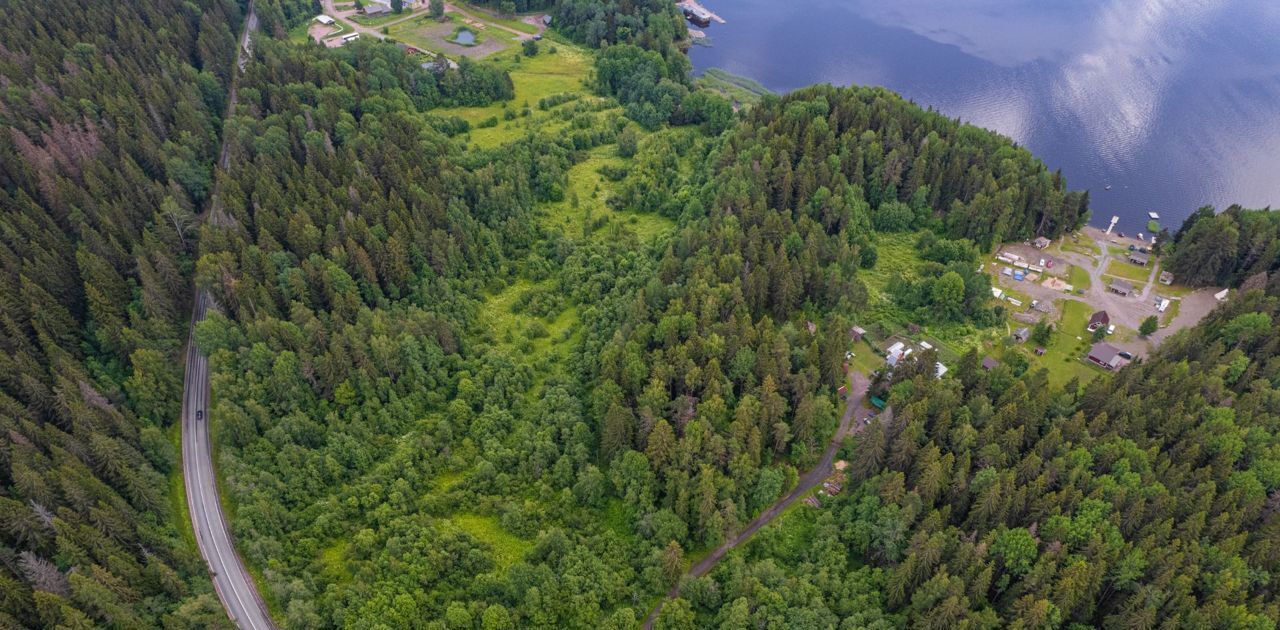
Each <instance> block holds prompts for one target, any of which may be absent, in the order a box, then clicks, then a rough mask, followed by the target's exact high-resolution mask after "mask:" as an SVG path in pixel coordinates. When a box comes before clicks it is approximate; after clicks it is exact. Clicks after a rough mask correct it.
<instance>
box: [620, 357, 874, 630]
mask: <svg viewBox="0 0 1280 630" xmlns="http://www.w3.org/2000/svg"><path fill="white" fill-rule="evenodd" d="M849 385H850V387H849V401H848V403H847V404H846V405H845V409H844V416H843V417H841V418H840V426H839V428H837V429H836V432H835V435H832V436H831V441H830V442H829V443H828V444H827V449H826V450H825V451H823V453H822V459H821V460H819V462H818V464H817V465H816V466H814V467H813V468H811V469H809V471H808V472H806V473H805V474H803V475H801V476H800V480H799V482H798V483H796V487H795V489H793V490H792V491H791V492H789V493H787V495H786V496H784V497H782V498H781V499H779V500H778V501H777V502H776V503H774V504H773V505H771V506H769V507H767V508H765V510H764V511H763V512H761V513H760V515H759V516H757V517H756V518H755V520H753V521H751V522H750V523H748V524H747V526H746V527H744V528H743V529H742V531H740V532H738V534H737V535H736V536H734V537H733V538H730V539H729V540H728V541H726V542H725V543H724V544H722V545H720V546H719V547H717V548H716V550H715V551H712V552H711V553H710V554H708V555H707V557H705V558H703V559H702V560H699V561H698V562H697V563H696V564H694V565H693V566H692V567H689V570H688V572H686V573H685V575H684V577H682V578H681V582H683V581H684V579H686V578H691V577H699V576H702V575H706V574H707V572H708V571H710V570H711V568H712V567H714V566H715V565H716V563H718V562H720V560H721V559H722V558H724V557H725V555H726V554H728V553H729V552H730V551H733V550H734V549H735V548H736V547H738V546H739V545H741V544H742V543H745V542H747V541H748V540H751V537H752V536H754V535H755V533H756V532H757V531H760V528H762V527H764V526H765V525H768V524H769V523H771V522H772V521H773V519H775V518H777V517H778V515H779V514H782V513H783V512H784V511H786V509H787V508H788V507H789V506H790V505H791V504H792V503H795V502H796V501H797V500H799V499H800V498H801V497H804V496H805V495H806V494H808V493H809V491H810V490H813V489H814V488H815V487H817V486H818V485H819V484H821V483H822V482H823V480H825V479H826V478H827V477H829V476H831V470H832V466H833V464H834V462H835V458H836V451H838V450H840V446H841V445H842V444H843V443H844V438H845V437H847V436H849V435H851V434H853V433H857V432H858V429H859V428H860V427H862V426H864V425H863V424H861V422H860V421H861V419H862V418H865V417H866V416H867V415H869V414H870V413H871V410H870V409H868V408H866V407H865V406H863V404H862V401H863V399H864V398H866V395H867V389H868V388H870V387H871V380H870V379H868V378H867V377H866V376H865V375H863V374H859V373H857V372H851V373H850V374H849ZM679 595H680V584H679V583H677V584H676V586H674V587H672V588H671V590H670V591H668V592H667V595H666V597H665V598H664V599H663V601H661V602H658V605H657V606H656V607H655V608H654V609H653V611H652V612H650V613H649V616H648V617H646V618H645V620H644V626H643V627H644V629H645V630H652V629H653V622H654V621H656V620H657V619H658V614H659V613H661V612H662V605H663V604H664V603H665V602H666V600H668V599H674V598H675V597H678V596H679Z"/></svg>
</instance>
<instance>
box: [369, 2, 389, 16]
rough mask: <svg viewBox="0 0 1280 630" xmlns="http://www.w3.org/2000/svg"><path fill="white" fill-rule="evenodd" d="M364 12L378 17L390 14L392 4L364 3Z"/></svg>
mask: <svg viewBox="0 0 1280 630" xmlns="http://www.w3.org/2000/svg"><path fill="white" fill-rule="evenodd" d="M364 14H365V15H367V16H369V17H376V16H380V15H390V14H391V5H390V4H382V3H381V2H370V3H368V4H366V5H364Z"/></svg>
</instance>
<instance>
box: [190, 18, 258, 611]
mask: <svg viewBox="0 0 1280 630" xmlns="http://www.w3.org/2000/svg"><path fill="white" fill-rule="evenodd" d="M257 28H258V16H257V14H256V13H254V10H253V3H250V4H249V13H248V15H247V16H246V18H245V31H244V35H243V36H242V37H241V39H240V55H239V59H238V60H237V61H236V65H237V66H238V67H239V68H240V70H241V71H243V70H244V67H245V64H246V63H247V61H248V59H249V55H250V53H251V50H250V46H251V41H250V39H249V35H250V33H251V32H253V31H255V30H257ZM238 76H239V75H238V74H237V77H235V78H233V79H232V82H231V93H230V96H229V98H228V101H227V102H228V105H227V115H228V116H229V115H231V113H232V112H233V111H234V109H235V104H236V89H235V84H236V81H237V80H238ZM230 160H231V158H230V155H229V153H228V151H227V144H226V142H225V140H224V142H223V146H222V153H221V155H220V156H219V159H218V165H219V167H221V168H222V169H223V170H225V169H226V168H227V167H228V166H230ZM209 214H210V216H209V221H210V222H211V223H213V224H214V225H217V224H220V223H221V222H222V215H221V213H220V212H219V209H218V208H217V207H216V202H215V204H214V207H212V208H211V209H210V210H209ZM212 305H213V298H212V297H211V296H210V295H209V292H208V291H205V290H203V289H198V290H197V291H196V296H195V303H194V305H193V306H192V309H191V331H192V333H194V331H195V325H196V324H197V323H199V322H200V321H201V320H203V319H204V316H205V312H206V311H207V310H208V309H209V308H210V307H211V306H212ZM208 403H209V360H208V358H207V357H205V356H204V355H202V354H200V352H199V351H198V350H196V347H195V336H194V334H192V335H191V336H190V337H189V338H188V340H187V366H186V376H185V378H184V380H183V383H182V477H183V484H184V485H185V486H186V490H187V511H188V512H190V514H191V526H192V528H193V529H194V530H195V535H196V545H197V546H198V547H199V548H200V555H202V556H204V559H205V562H206V563H208V565H209V573H210V575H211V576H212V578H213V588H214V590H216V591H217V592H218V599H220V600H222V606H223V608H225V609H226V610H227V616H229V617H230V618H231V621H233V622H235V624H236V625H237V626H239V627H240V628H243V629H246V630H271V629H273V628H275V624H273V623H272V622H271V617H270V616H269V615H267V607H266V606H265V605H264V604H263V603H262V597H260V596H259V595H258V590H257V587H255V586H254V584H253V578H252V577H250V576H249V572H248V571H246V570H245V567H244V563H243V562H242V561H241V560H240V556H239V554H237V553H236V548H235V543H234V541H233V540H232V538H231V532H230V529H229V528H228V527H227V519H226V516H225V515H224V514H223V513H222V503H221V502H220V501H219V499H218V479H217V477H216V476H215V475H214V470H213V450H212V447H211V446H210V444H209V423H208V415H209V410H208Z"/></svg>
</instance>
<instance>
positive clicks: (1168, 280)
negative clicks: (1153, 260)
mask: <svg viewBox="0 0 1280 630" xmlns="http://www.w3.org/2000/svg"><path fill="white" fill-rule="evenodd" d="M1160 284H1165V285H1168V284H1173V274H1171V273H1169V272H1167V271H1161V272H1160Z"/></svg>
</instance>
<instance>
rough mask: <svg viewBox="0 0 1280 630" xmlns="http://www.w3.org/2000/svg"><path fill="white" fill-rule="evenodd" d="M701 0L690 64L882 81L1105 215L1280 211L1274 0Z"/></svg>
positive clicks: (785, 83)
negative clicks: (1015, 150)
mask: <svg viewBox="0 0 1280 630" xmlns="http://www.w3.org/2000/svg"><path fill="white" fill-rule="evenodd" d="M704 2H705V3H706V5H707V7H708V8H709V9H711V10H712V11H715V12H716V13H718V14H719V15H720V16H721V17H723V18H724V19H725V20H726V24H712V25H711V26H710V27H708V28H705V29H703V30H705V31H706V33H707V35H708V36H709V37H710V41H711V46H694V47H693V48H691V49H690V51H689V57H690V59H691V60H692V61H693V65H694V68H695V71H701V70H704V69H706V68H713V67H715V68H723V69H725V70H727V71H729V72H732V73H734V74H738V75H742V76H745V77H750V78H752V79H755V80H756V81H759V82H760V83H762V84H764V85H765V86H766V87H768V88H770V89H772V90H774V91H777V92H786V91H789V90H793V89H796V88H799V87H803V86H805V85H809V84H812V83H824V82H825V83H833V84H836V85H850V84H861V85H883V86H886V87H888V88H890V89H893V90H895V91H897V92H899V93H901V94H903V95H904V96H906V97H908V98H910V99H912V100H913V101H915V102H917V103H919V104H921V105H924V106H931V107H933V108H935V109H937V110H939V111H941V112H943V113H945V114H947V115H950V116H953V117H959V118H961V119H963V120H964V121H966V122H972V123H974V124H977V125H980V126H983V127H987V128H990V129H995V130H997V131H999V132H1001V133H1004V134H1005V135H1008V136H1010V137H1012V138H1013V139H1014V140H1016V141H1017V142H1018V143H1020V144H1022V145H1024V146H1026V147H1027V148H1029V149H1030V150H1031V151H1032V152H1034V153H1035V154H1036V155H1037V156H1039V157H1040V158H1042V159H1043V160H1044V161H1045V162H1046V163H1047V164H1048V165H1049V166H1050V168H1060V169H1062V171H1063V173H1064V174H1065V175H1066V177H1067V183H1068V185H1069V186H1070V187H1071V188H1073V189H1081V188H1083V189H1088V190H1089V191H1090V200H1091V207H1092V208H1093V221H1092V223H1094V224H1098V225H1105V224H1106V223H1107V222H1108V221H1109V220H1110V218H1111V216H1112V215H1119V216H1120V219H1121V222H1120V229H1122V230H1125V231H1127V232H1138V231H1145V229H1146V228H1145V225H1146V220H1147V219H1146V215H1147V212H1149V211H1155V212H1158V213H1160V215H1161V219H1162V223H1163V224H1164V225H1165V226H1167V227H1170V228H1171V229H1173V228H1176V227H1177V226H1178V225H1180V224H1181V223H1182V220H1183V219H1184V218H1185V217H1186V216H1187V215H1189V214H1190V213H1191V212H1192V211H1193V210H1195V209H1196V208H1197V207H1199V206H1201V205H1204V204H1213V205H1216V206H1218V208H1219V209H1220V210H1221V209H1223V208H1225V207H1226V206H1227V205H1229V204H1232V203H1240V204H1243V205H1245V206H1249V207H1264V206H1268V205H1280V0H1224V1H1211V0H1060V1H1054V0H788V1H780V0H704ZM1106 186H1111V190H1105V187H1106Z"/></svg>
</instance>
